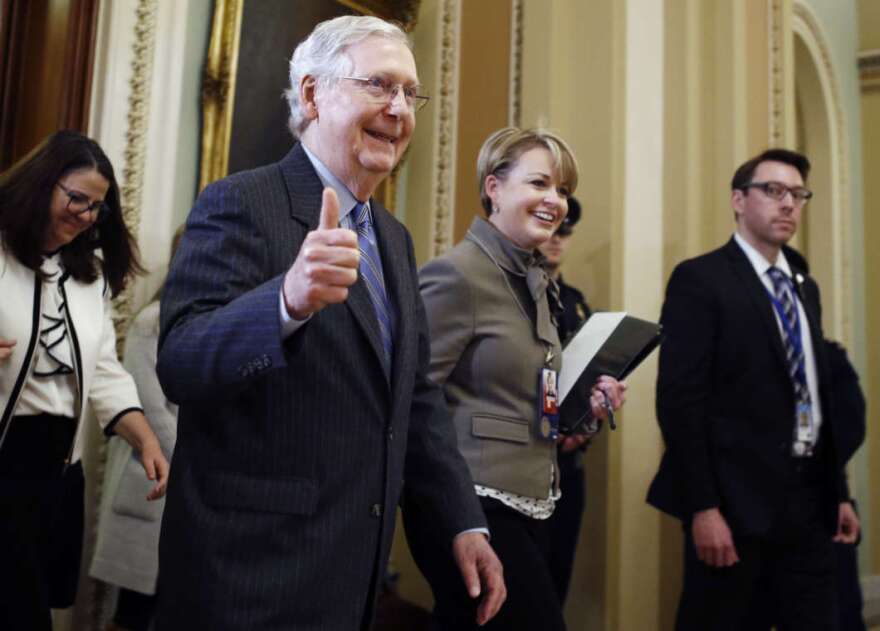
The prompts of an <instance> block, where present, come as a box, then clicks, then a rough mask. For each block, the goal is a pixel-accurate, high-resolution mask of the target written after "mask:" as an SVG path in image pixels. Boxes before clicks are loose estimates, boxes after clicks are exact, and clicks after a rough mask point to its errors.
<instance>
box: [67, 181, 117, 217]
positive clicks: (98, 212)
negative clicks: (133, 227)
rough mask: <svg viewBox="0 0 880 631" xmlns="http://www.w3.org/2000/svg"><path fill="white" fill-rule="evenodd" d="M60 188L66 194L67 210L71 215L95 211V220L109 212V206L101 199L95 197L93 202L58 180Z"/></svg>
mask: <svg viewBox="0 0 880 631" xmlns="http://www.w3.org/2000/svg"><path fill="white" fill-rule="evenodd" d="M58 188H60V189H61V190H62V191H64V193H65V194H66V195H67V212H69V213H71V214H72V215H82V214H85V213H88V212H94V213H95V221H96V222H97V221H102V220H103V219H105V218H106V217H107V216H108V215H109V214H110V212H111V211H110V207H109V206H108V205H107V204H106V203H105V202H104V200H102V199H96V200H95V201H93V202H90V201H89V198H88V197H87V196H85V195H83V194H82V193H79V192H77V191H73V190H71V189H69V188H67V187H66V186H64V184H62V183H61V182H58Z"/></svg>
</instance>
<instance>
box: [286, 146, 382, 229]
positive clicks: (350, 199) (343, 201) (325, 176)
mask: <svg viewBox="0 0 880 631" xmlns="http://www.w3.org/2000/svg"><path fill="white" fill-rule="evenodd" d="M300 144H302V148H303V151H305V153H306V157H307V158H308V159H309V162H311V163H312V166H313V167H314V169H315V172H316V173H317V174H318V179H320V180H321V184H323V185H324V186H325V187H328V186H329V187H330V188H332V189H333V190H334V191H336V197H337V198H339V220H340V221H342V220H343V219H345V218H346V217H347V216H348V215H349V213H351V211H352V210H353V209H354V207H355V205H358V206H360V205H361V204H362V203H363V202H360V201H358V199H357V198H356V197H355V196H354V195H353V194H352V192H351V191H350V190H348V187H347V186H346V185H345V184H343V183H342V182H341V181H340V180H339V178H338V177H336V176H335V175H334V174H333V172H332V171H331V170H330V169H328V168H327V165H326V164H324V163H323V162H321V160H319V159H318V156H316V155H315V154H313V153H312V152H311V151H309V148H308V147H306V145H305V143H300ZM366 203H367V205H368V206H369V204H370V202H369V200H367V202H366ZM353 219H354V220H355V221H357V217H354V218H353Z"/></svg>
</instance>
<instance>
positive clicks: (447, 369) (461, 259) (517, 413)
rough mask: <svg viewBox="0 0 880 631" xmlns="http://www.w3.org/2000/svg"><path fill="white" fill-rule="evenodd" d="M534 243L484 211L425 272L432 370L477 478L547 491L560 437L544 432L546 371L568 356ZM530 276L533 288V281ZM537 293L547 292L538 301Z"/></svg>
mask: <svg viewBox="0 0 880 631" xmlns="http://www.w3.org/2000/svg"><path fill="white" fill-rule="evenodd" d="M537 265H538V264H537V261H536V260H535V256H534V254H533V253H532V252H528V251H526V250H522V249H520V248H517V247H516V246H514V245H513V243H511V242H510V241H509V240H508V239H507V238H505V237H504V236H503V235H502V234H501V233H500V232H498V230H496V229H495V228H494V227H493V226H492V225H491V224H490V223H489V222H487V221H485V220H483V219H480V218H476V219H474V222H473V224H472V225H471V227H470V230H469V231H468V233H467V235H465V238H464V240H463V241H462V242H461V243H459V244H458V245H456V246H455V247H454V248H452V249H451V250H450V251H449V252H447V253H446V254H444V255H443V256H441V257H438V258H436V259H434V260H433V261H430V262H429V263H428V264H426V265H425V266H424V267H423V268H422V269H421V270H420V272H419V282H420V290H421V293H422V300H424V302H425V309H426V311H427V314H428V326H429V328H430V331H431V372H430V376H431V378H432V379H433V380H434V381H436V382H437V383H439V384H441V385H442V386H443V391H444V393H445V395H446V401H447V403H448V405H449V407H450V408H451V410H452V412H453V419H454V421H455V428H456V430H457V435H458V447H459V450H460V451H461V453H462V455H463V456H464V458H465V460H466V461H467V463H468V466H469V467H470V471H471V476H472V477H473V478H474V482H476V483H477V484H480V485H483V486H488V487H491V488H494V489H499V490H502V491H509V492H511V493H516V494H518V495H524V496H528V497H534V498H543V499H547V497H548V494H549V492H550V488H551V483H553V484H557V483H558V482H556V481H554V478H555V476H554V475H553V471H554V469H555V463H556V445H555V443H554V442H553V441H552V440H548V439H545V438H543V437H541V435H540V432H539V427H538V425H539V416H538V406H539V403H540V402H539V400H538V399H539V396H538V379H539V371H540V370H541V368H543V367H544V366H545V360H546V358H547V352H548V349H549V350H550V352H551V354H552V355H551V361H550V364H549V367H551V368H553V369H555V370H557V371H558V370H559V368H560V367H561V365H562V359H561V349H560V345H559V336H558V334H557V331H556V327H555V326H553V324H552V322H551V319H550V311H549V306H548V301H547V296H546V293H544V292H540V291H538V290H536V289H534V286H535V284H536V283H537V282H538V281H539V280H541V277H542V276H543V277H544V280H545V281H546V274H545V273H544V272H543V270H541V269H540V268H539V267H537ZM530 285H531V286H532V288H530ZM532 294H535V295H538V296H539V299H538V300H537V302H536V300H535V298H534V297H533V295H532Z"/></svg>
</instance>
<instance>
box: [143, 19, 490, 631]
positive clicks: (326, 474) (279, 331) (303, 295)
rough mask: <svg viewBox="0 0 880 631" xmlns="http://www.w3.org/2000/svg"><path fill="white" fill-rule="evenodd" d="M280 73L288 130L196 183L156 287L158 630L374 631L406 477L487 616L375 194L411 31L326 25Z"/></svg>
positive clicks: (390, 229)
mask: <svg viewBox="0 0 880 631" xmlns="http://www.w3.org/2000/svg"><path fill="white" fill-rule="evenodd" d="M290 75H291V88H290V91H289V94H288V100H289V102H290V106H291V120H290V126H291V130H292V131H293V133H294V135H295V136H296V137H297V138H298V139H299V142H298V143H297V144H295V145H294V147H293V149H292V150H291V151H290V153H288V155H287V156H286V157H285V158H284V159H283V160H281V161H280V162H279V163H277V164H272V165H269V166H267V167H264V168H260V169H256V170H254V171H249V172H245V173H240V174H237V175H234V176H231V177H228V178H226V179H224V180H222V181H220V182H217V183H216V184H213V185H211V186H210V187H208V188H207V189H206V190H205V191H204V193H203V194H202V195H201V196H200V197H199V199H198V201H197V202H196V205H195V207H194V208H193V210H192V212H191V213H190V217H189V219H188V221H187V230H186V233H185V235H184V237H183V241H182V243H181V245H180V250H179V251H178V254H177V256H176V258H175V260H174V263H173V265H172V269H171V272H170V275H169V277H168V282H167V284H166V287H165V293H164V295H163V300H162V331H161V337H160V342H159V346H160V350H159V365H158V372H159V377H160V380H161V382H162V385H163V388H164V389H165V391H166V393H167V394H168V396H169V398H171V399H172V400H174V401H177V402H179V403H180V421H179V430H178V431H179V434H178V440H177V447H176V452H175V457H174V480H173V482H172V488H171V490H170V492H169V496H168V501H167V505H166V509H165V516H164V520H163V531H162V538H161V543H160V584H159V594H160V596H159V600H160V603H159V613H158V623H157V627H158V628H159V629H162V630H169V629H211V630H212V631H218V630H224V629H229V630H233V629H236V630H238V629H259V630H262V631H270V630H278V631H281V630H282V629H283V630H285V631H289V630H291V629H293V630H301V631H306V630H307V631H318V630H325V631H342V630H345V629H367V628H368V627H369V626H370V623H371V620H372V617H373V607H374V601H375V594H376V587H377V584H378V583H379V581H380V579H381V577H382V575H383V571H384V568H385V564H386V559H387V556H388V552H389V548H390V546H391V540H392V533H393V530H394V518H395V508H396V506H397V504H398V500H399V499H400V496H401V493H402V492H403V491H405V492H406V493H407V494H408V497H409V498H411V501H412V502H413V503H414V504H415V505H418V506H419V507H420V510H423V511H427V512H429V513H430V514H431V515H432V516H433V520H434V522H433V523H434V524H435V527H436V528H437V531H438V533H440V536H441V538H442V539H441V540H442V541H445V542H446V543H447V544H448V553H449V554H450V555H454V558H455V560H456V562H457V563H458V566H459V568H460V569H461V572H462V575H463V579H464V581H465V583H466V585H467V587H468V591H469V593H470V594H471V596H473V597H477V596H479V595H480V594H481V593H482V594H483V599H482V603H481V606H480V607H479V609H478V613H477V616H478V621H479V622H480V623H483V622H485V621H487V620H488V619H489V618H491V617H492V616H493V615H494V614H495V612H496V611H497V610H498V608H499V607H500V605H501V603H502V602H503V600H504V597H505V589H504V583H503V579H502V576H501V566H500V563H499V562H498V559H497V557H496V556H495V554H494V552H493V551H492V549H491V548H490V547H489V544H488V542H487V539H486V536H485V534H484V533H485V532H486V531H485V525H486V522H485V518H484V516H483V514H482V511H481V509H480V506H479V503H478V502H477V500H476V497H475V495H474V491H473V486H472V482H471V479H470V477H469V475H468V472H467V468H466V466H465V464H464V462H463V460H462V459H461V457H460V455H459V453H458V450H457V449H456V446H455V434H454V430H453V428H452V425H451V423H450V419H449V417H448V412H447V410H446V408H445V406H444V403H443V397H442V394H441V393H440V391H439V390H438V389H437V387H436V386H434V385H433V384H432V383H431V382H430V381H429V380H428V379H427V378H426V376H425V375H426V368H427V364H428V360H429V351H430V347H429V341H428V339H427V329H426V324H425V314H424V310H423V306H422V302H421V300H420V298H419V291H418V280H417V278H416V270H415V260H414V255H413V247H412V242H411V239H410V236H409V234H408V233H407V231H406V229H405V228H404V227H403V226H402V225H401V224H400V223H398V222H397V221H396V220H395V219H394V217H392V215H391V214H389V213H388V212H387V211H386V210H385V209H384V208H382V207H381V205H380V204H379V203H378V202H376V201H375V200H373V199H371V195H372V193H373V192H374V191H375V189H376V187H377V186H378V184H379V183H380V182H381V181H382V179H384V178H385V177H386V176H387V175H388V173H389V172H390V171H391V170H392V168H393V167H394V166H395V165H396V164H397V162H398V161H399V160H400V157H401V155H402V154H403V152H404V150H405V149H406V146H407V144H408V143H409V140H410V136H411V134H412V131H413V128H414V126H415V111H416V109H418V106H419V104H420V103H421V102H422V101H423V100H425V99H424V98H423V97H421V96H420V95H419V88H418V76H417V74H416V66H415V61H414V59H413V56H412V52H411V50H410V43H409V40H408V38H407V37H406V35H405V34H404V33H403V32H402V31H400V29H398V28H397V27H396V26H393V25H390V24H388V23H386V22H383V21H381V20H378V19H376V18H370V17H343V18H337V19H335V20H330V21H328V22H324V23H322V24H320V25H318V27H317V28H316V29H315V30H314V31H313V32H312V34H311V35H310V36H309V37H308V38H307V39H306V40H305V41H304V42H303V43H301V44H300V45H299V46H298V47H297V49H296V51H295V52H294V55H293V57H292V59H291V64H290ZM322 191H323V193H322ZM404 480H405V486H404ZM481 531H482V532H481Z"/></svg>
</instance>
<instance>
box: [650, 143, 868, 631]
mask: <svg viewBox="0 0 880 631" xmlns="http://www.w3.org/2000/svg"><path fill="white" fill-rule="evenodd" d="M809 167H810V165H809V161H808V160H807V159H806V157H804V156H802V155H800V154H797V153H794V152H791V151H786V150H780V149H776V150H768V151H766V152H764V153H763V154H761V155H759V156H757V157H756V158H753V159H752V160H749V161H748V162H746V163H745V164H743V165H742V166H741V167H740V168H739V169H738V170H737V172H736V174H735V175H734V177H733V181H732V185H731V188H732V193H731V204H732V206H733V210H734V213H735V217H736V233H735V234H734V236H733V238H732V239H731V240H730V241H729V242H728V243H727V244H726V245H725V246H723V247H721V248H720V249H718V250H715V251H713V252H709V253H708V254H704V255H703V256H699V257H697V258H695V259H691V260H688V261H685V262H683V263H681V264H680V265H678V266H677V267H676V269H675V271H674V272H673V273H672V277H671V278H670V280H669V284H668V286H667V290H666V301H665V303H664V305H663V315H662V322H663V327H664V332H665V334H666V339H665V342H664V344H663V345H662V347H661V351H660V367H659V377H658V381H657V415H658V419H659V421H660V427H661V429H662V432H663V437H664V439H665V441H666V452H665V453H664V456H663V460H662V462H661V465H660V470H659V472H658V473H657V476H656V478H655V479H654V481H653V483H652V485H651V488H650V491H649V493H648V501H649V502H650V503H651V504H653V505H654V506H656V507H657V508H659V509H661V510H663V511H665V512H667V513H669V514H671V515H673V516H675V517H678V518H679V519H681V520H682V522H683V524H684V530H685V577H684V587H683V592H682V597H681V602H680V603H679V609H678V619H677V625H676V627H677V629H695V630H696V629H699V630H700V631H706V630H715V629H743V630H746V629H759V628H767V627H768V626H769V625H770V624H775V625H776V627H777V628H778V629H780V630H783V631H784V630H788V629H797V630H799V631H800V630H807V629H836V628H837V622H836V598H835V591H834V578H833V577H834V551H833V547H832V540H834V541H845V542H848V543H852V542H854V541H855V539H856V536H857V535H858V529H859V523H858V519H857V517H856V515H855V513H854V512H853V509H852V506H851V504H850V503H849V502H847V501H846V500H847V499H848V492H847V488H846V482H845V478H844V476H843V467H842V462H841V459H840V454H839V453H838V450H839V447H840V445H839V442H840V427H838V426H837V424H838V422H839V421H840V419H839V418H838V417H837V416H836V415H835V414H834V413H833V410H832V409H830V404H831V396H830V392H829V386H830V383H829V372H828V364H827V357H826V349H825V345H824V341H823V335H822V328H821V307H820V302H819V288H818V286H817V285H816V283H815V282H814V281H813V279H812V278H810V277H809V276H808V275H807V274H806V272H805V271H804V270H801V269H797V268H796V267H795V266H794V265H792V264H791V261H789V260H787V258H786V256H785V253H784V252H782V250H781V249H782V246H783V245H784V244H785V243H786V242H787V241H788V240H789V239H791V237H792V236H794V234H795V231H796V230H797V227H798V224H799V222H800V219H801V212H802V210H803V207H804V205H805V204H806V202H807V200H808V199H809V198H810V197H811V193H810V191H809V190H808V189H807V188H806V187H805V184H804V183H805V180H806V178H807V174H808V172H809Z"/></svg>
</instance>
